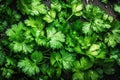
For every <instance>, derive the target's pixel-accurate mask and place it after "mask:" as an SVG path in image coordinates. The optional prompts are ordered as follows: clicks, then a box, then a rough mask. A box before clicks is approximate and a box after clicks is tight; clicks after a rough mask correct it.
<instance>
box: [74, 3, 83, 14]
mask: <svg viewBox="0 0 120 80" xmlns="http://www.w3.org/2000/svg"><path fill="white" fill-rule="evenodd" d="M82 9H83V5H82V4H81V3H73V4H72V13H73V14H74V15H75V16H81V15H82V11H81V10H82Z"/></svg>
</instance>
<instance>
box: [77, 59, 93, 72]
mask: <svg viewBox="0 0 120 80" xmlns="http://www.w3.org/2000/svg"><path fill="white" fill-rule="evenodd" d="M92 66H93V62H91V61H90V60H89V59H88V58H86V57H82V58H80V66H79V69H80V70H87V69H89V68H91V67H92Z"/></svg>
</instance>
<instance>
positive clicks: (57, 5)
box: [51, 2, 62, 12]
mask: <svg viewBox="0 0 120 80" xmlns="http://www.w3.org/2000/svg"><path fill="white" fill-rule="evenodd" d="M51 9H54V10H56V11H58V12H60V11H61V9H62V6H61V4H60V3H59V2H53V3H52V4H51Z"/></svg>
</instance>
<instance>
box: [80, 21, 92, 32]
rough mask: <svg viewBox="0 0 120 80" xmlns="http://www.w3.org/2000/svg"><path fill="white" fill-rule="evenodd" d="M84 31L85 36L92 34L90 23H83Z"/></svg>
mask: <svg viewBox="0 0 120 80" xmlns="http://www.w3.org/2000/svg"><path fill="white" fill-rule="evenodd" d="M82 31H83V33H85V34H92V30H91V23H89V22H84V23H83V27H82Z"/></svg>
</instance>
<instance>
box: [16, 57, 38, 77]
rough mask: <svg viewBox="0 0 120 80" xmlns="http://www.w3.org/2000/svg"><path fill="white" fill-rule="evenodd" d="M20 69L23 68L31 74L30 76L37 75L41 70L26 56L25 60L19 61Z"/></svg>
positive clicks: (26, 72)
mask: <svg viewBox="0 0 120 80" xmlns="http://www.w3.org/2000/svg"><path fill="white" fill-rule="evenodd" d="M17 66H18V67H19V68H20V69H22V71H23V72H24V73H25V74H27V75H29V76H33V75H35V74H36V73H39V72H40V70H39V67H38V66H37V65H36V64H35V63H33V62H31V61H30V60H29V59H27V58H25V59H23V60H20V61H19V62H18V65H17Z"/></svg>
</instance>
